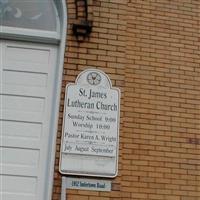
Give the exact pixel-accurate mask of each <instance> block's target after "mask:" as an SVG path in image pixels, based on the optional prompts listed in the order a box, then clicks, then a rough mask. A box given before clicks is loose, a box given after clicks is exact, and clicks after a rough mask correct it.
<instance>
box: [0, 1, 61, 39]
mask: <svg viewBox="0 0 200 200" xmlns="http://www.w3.org/2000/svg"><path fill="white" fill-rule="evenodd" d="M62 1H63V0H55V1H54V0H0V37H1V38H2V37H11V38H20V39H23V40H25V39H28V40H38V39H39V38H40V42H45V41H48V43H55V41H57V42H58V40H60V38H61V31H62V27H63V26H62V25H63V24H61V23H62V21H63V14H64V13H63V9H62V8H63V6H61V5H62V4H61V2H62ZM37 38H38V39H37Z"/></svg>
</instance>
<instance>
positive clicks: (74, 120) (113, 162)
mask: <svg viewBox="0 0 200 200" xmlns="http://www.w3.org/2000/svg"><path fill="white" fill-rule="evenodd" d="M119 114H120V90H119V89H118V88H113V87H112V84H111V81H110V79H109V77H108V76H107V75H106V74H105V73H104V72H102V71H100V70H97V69H87V70H85V71H83V72H82V73H81V74H79V76H78V77H77V79H76V83H75V84H72V83H70V84H68V85H67V86H66V93H65V110H64V119H63V133H62V141H61V155H60V166H59V168H60V172H61V173H62V174H69V175H84V176H98V177H115V176H116V175H117V169H118V143H119V119H120V116H119Z"/></svg>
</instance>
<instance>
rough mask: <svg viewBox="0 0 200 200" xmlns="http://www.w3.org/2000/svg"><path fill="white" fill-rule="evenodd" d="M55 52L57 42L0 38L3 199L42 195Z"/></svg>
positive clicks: (35, 198)
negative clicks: (51, 44)
mask: <svg viewBox="0 0 200 200" xmlns="http://www.w3.org/2000/svg"><path fill="white" fill-rule="evenodd" d="M56 54H57V47H56V46H50V45H42V44H32V43H22V42H11V41H6V40H1V41H0V78H1V79H0V86H1V90H0V105H1V107H0V130H1V134H0V140H1V143H0V155H1V169H2V170H1V174H0V184H1V185H0V189H1V194H0V195H2V196H1V197H2V198H3V200H45V191H46V189H45V187H47V185H48V184H47V181H48V168H49V166H48V165H49V163H48V150H49V143H50V140H51V134H52V133H51V129H50V125H51V119H52V113H51V112H52V106H53V105H52V103H53V102H52V97H53V93H54V91H53V90H54V88H55V74H56V58H57V55H56ZM54 134H56V133H54Z"/></svg>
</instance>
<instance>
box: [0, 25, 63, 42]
mask: <svg viewBox="0 0 200 200" xmlns="http://www.w3.org/2000/svg"><path fill="white" fill-rule="evenodd" d="M0 38H3V39H12V40H23V41H33V42H40V43H49V44H50V43H51V44H52V43H53V44H55V43H58V42H59V41H60V34H59V33H58V32H53V31H40V30H36V29H25V28H15V27H8V26H0Z"/></svg>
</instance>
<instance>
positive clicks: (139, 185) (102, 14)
mask: <svg viewBox="0 0 200 200" xmlns="http://www.w3.org/2000/svg"><path fill="white" fill-rule="evenodd" d="M89 4H90V5H91V6H90V15H89V16H90V18H91V19H92V20H93V30H92V33H91V35H90V37H89V38H88V39H86V40H85V41H84V42H82V43H78V42H77V41H76V38H75V37H74V36H73V35H72V23H73V22H74V21H75V5H74V0H68V1H67V6H68V35H67V47H66V56H65V64H64V72H63V84H62V95H61V106H60V118H59V130H58V140H57V152H56V163H55V176H54V177H55V181H54V192H53V200H58V199H60V190H61V188H60V187H61V175H60V174H59V172H58V163H59V150H60V137H61V129H62V115H63V104H64V88H65V85H66V84H67V83H68V82H74V81H75V79H76V76H77V75H78V74H79V73H80V72H81V71H82V70H84V69H86V68H88V67H90V66H92V67H95V68H98V69H101V70H103V71H105V72H106V73H107V74H108V75H109V77H110V78H111V80H112V83H113V86H116V87H119V88H120V89H121V92H122V99H121V128H120V156H119V176H118V177H117V178H115V179H113V191H112V192H94V191H93V192H92V191H81V190H67V199H68V200H77V199H78V200H93V199H94V200H111V199H122V200H130V199H133V200H138V199H141V200H156V199H161V200H199V199H200V1H198V0H173V1H172V0H145V1H144V0H129V1H128V0H89Z"/></svg>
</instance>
